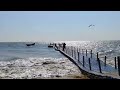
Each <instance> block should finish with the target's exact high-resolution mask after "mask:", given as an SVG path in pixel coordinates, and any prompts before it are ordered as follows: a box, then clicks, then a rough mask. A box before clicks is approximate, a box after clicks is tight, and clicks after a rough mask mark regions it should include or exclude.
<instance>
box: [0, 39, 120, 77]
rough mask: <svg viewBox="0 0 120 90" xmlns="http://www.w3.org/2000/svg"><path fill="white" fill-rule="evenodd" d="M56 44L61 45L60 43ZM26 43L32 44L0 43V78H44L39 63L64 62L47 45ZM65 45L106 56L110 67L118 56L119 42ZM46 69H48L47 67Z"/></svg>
mask: <svg viewBox="0 0 120 90" xmlns="http://www.w3.org/2000/svg"><path fill="white" fill-rule="evenodd" d="M58 42H59V43H62V41H58ZM58 42H56V43H58ZM27 43H32V42H0V67H1V68H0V77H3V78H15V77H16V78H18V77H20V78H21V77H28V76H29V77H30V78H32V77H34V75H36V76H37V75H38V74H39V73H42V74H44V75H43V76H46V75H47V74H46V70H45V69H44V68H45V67H40V66H41V64H42V63H41V62H44V61H46V60H50V61H57V62H59V61H61V60H65V57H64V56H63V55H62V54H61V53H59V51H55V50H54V49H53V48H48V43H41V42H36V44H35V46H30V47H27V46H26V44H27ZM65 43H66V45H67V46H74V47H79V48H80V50H82V49H83V50H85V49H87V50H93V53H96V52H99V57H100V58H102V59H104V56H105V55H106V56H107V62H110V63H109V64H111V65H114V57H116V56H120V40H109V41H65ZM6 61H7V62H6ZM36 65H40V66H39V67H40V68H39V69H38V67H36V69H35V68H33V67H34V66H36ZM23 66H24V67H23ZM10 67H11V68H10ZM66 67H67V66H66ZM68 67H69V65H68ZM47 68H48V69H49V67H47ZM37 71H39V72H37ZM32 75H33V76H32Z"/></svg>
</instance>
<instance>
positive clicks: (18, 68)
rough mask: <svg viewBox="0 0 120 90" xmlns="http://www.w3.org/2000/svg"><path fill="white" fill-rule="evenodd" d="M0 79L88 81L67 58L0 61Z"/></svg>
mask: <svg viewBox="0 0 120 90" xmlns="http://www.w3.org/2000/svg"><path fill="white" fill-rule="evenodd" d="M0 79H88V78H87V77H86V76H84V75H82V74H81V72H80V70H79V69H78V67H77V66H75V65H74V64H73V63H72V62H71V61H69V60H68V59H67V58H60V59H53V58H44V59H43V58H37V59H36V58H29V59H18V60H15V61H9V62H6V61H5V62H3V61H0Z"/></svg>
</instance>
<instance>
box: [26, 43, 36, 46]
mask: <svg viewBox="0 0 120 90" xmlns="http://www.w3.org/2000/svg"><path fill="white" fill-rule="evenodd" d="M26 45H27V46H33V45H35V43H32V44H26Z"/></svg>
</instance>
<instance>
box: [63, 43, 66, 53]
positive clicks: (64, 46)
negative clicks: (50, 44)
mask: <svg viewBox="0 0 120 90" xmlns="http://www.w3.org/2000/svg"><path fill="white" fill-rule="evenodd" d="M65 48H66V44H65V43H63V51H64V50H65Z"/></svg>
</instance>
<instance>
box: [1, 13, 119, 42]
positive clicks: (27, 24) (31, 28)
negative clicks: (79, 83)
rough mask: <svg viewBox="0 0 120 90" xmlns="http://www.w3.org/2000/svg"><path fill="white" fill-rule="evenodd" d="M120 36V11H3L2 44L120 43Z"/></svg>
mask: <svg viewBox="0 0 120 90" xmlns="http://www.w3.org/2000/svg"><path fill="white" fill-rule="evenodd" d="M90 24H93V25H95V26H91V27H88V26H89V25H90ZM119 34H120V11H0V42H28V41H33V42H34V41H35V42H36V41H38V42H39V41H93V40H120V35H119Z"/></svg>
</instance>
